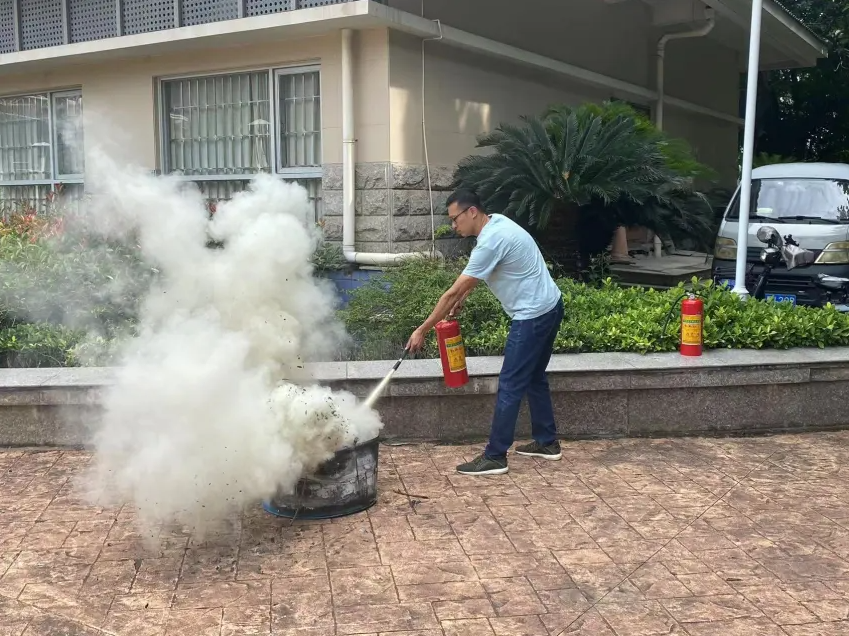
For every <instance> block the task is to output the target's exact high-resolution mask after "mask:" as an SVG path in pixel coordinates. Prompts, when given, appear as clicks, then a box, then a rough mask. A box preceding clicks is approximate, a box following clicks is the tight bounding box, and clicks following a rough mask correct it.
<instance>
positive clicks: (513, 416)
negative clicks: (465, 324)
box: [485, 300, 563, 459]
mask: <svg viewBox="0 0 849 636" xmlns="http://www.w3.org/2000/svg"><path fill="white" fill-rule="evenodd" d="M562 320H563V300H560V301H558V303H557V305H556V306H555V307H554V308H553V309H552V310H551V311H549V312H548V313H545V314H543V315H542V316H539V317H538V318H532V319H530V320H514V321H513V322H512V324H511V325H510V333H509V334H508V335H507V345H506V347H505V348H504V364H503V366H502V367H501V373H500V374H499V376H498V395H497V397H496V400H495V414H494V415H493V418H492V429H491V431H490V434H489V444H487V447H486V450H485V453H486V456H487V457H492V458H498V459H503V458H505V457H506V456H507V449H509V448H510V446H512V445H513V440H514V436H515V433H516V420H517V419H518V417H519V407H520V406H521V404H522V398H523V397H524V396H525V395H526V394H527V396H528V408H529V409H530V412H531V434H532V435H533V438H534V439H535V440H536V441H537V442H539V443H540V444H545V445H547V444H551V443H552V442H554V440H555V439H556V438H557V426H556V425H555V424H554V411H553V410H552V407H551V393H550V391H549V388H548V376H547V374H546V372H545V370H546V367H547V366H548V362H549V360H550V359H551V352H552V349H553V348H554V339H555V338H556V337H557V331H558V329H559V328H560V322H561V321H562Z"/></svg>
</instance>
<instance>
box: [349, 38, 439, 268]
mask: <svg viewBox="0 0 849 636" xmlns="http://www.w3.org/2000/svg"><path fill="white" fill-rule="evenodd" d="M352 37H353V31H352V30H351V29H342V252H343V254H344V255H345V260H347V261H348V262H349V263H357V264H359V265H372V266H377V267H380V266H386V265H400V264H401V263H402V262H403V261H405V260H410V259H411V258H421V257H427V256H431V255H432V256H434V257H436V258H441V257H442V254H440V253H439V252H437V251H436V250H434V251H433V254H428V253H427V252H406V253H400V254H392V253H385V252H357V251H356V244H355V237H356V234H357V232H356V228H357V226H356V222H357V217H356V203H355V198H354V196H355V192H356V183H355V179H356V170H355V165H356V164H355V160H356V152H355V147H356V143H357V140H356V138H355V137H354V81H353V46H352Z"/></svg>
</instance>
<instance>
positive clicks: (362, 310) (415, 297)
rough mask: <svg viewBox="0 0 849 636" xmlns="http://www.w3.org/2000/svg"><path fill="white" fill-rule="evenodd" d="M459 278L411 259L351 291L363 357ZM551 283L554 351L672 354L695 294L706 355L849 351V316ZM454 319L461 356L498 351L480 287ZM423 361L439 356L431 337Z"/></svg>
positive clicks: (721, 291) (500, 317)
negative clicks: (557, 307)
mask: <svg viewBox="0 0 849 636" xmlns="http://www.w3.org/2000/svg"><path fill="white" fill-rule="evenodd" d="M460 271H462V261H457V262H454V263H449V264H447V265H446V266H444V267H441V266H439V265H436V264H433V263H427V262H411V263H407V264H405V265H403V266H401V267H398V268H395V269H393V270H391V271H388V272H386V274H385V275H384V276H383V277H381V278H379V279H373V280H372V281H371V282H370V283H369V284H368V285H366V286H364V287H361V288H359V289H357V290H355V291H354V292H353V293H352V294H351V300H350V303H349V305H348V307H347V308H346V309H345V310H344V311H343V312H341V313H342V316H343V318H344V320H345V323H346V325H347V328H348V331H349V333H351V334H352V336H353V337H354V338H355V339H356V340H357V342H358V343H360V347H361V350H363V351H369V350H372V351H373V350H375V349H378V348H379V349H381V350H382V351H384V352H385V354H384V355H385V356H386V357H391V355H394V354H395V353H398V352H400V351H401V350H402V349H403V345H404V343H405V342H406V340H407V338H408V337H409V335H410V334H411V333H412V332H413V330H414V329H415V328H416V327H417V326H418V325H420V324H421V323H422V322H423V321H424V320H425V319H426V318H427V316H428V314H429V312H430V311H431V310H432V308H433V307H434V305H435V304H436V302H437V300H438V299H439V297H440V295H441V294H442V293H443V292H444V291H445V290H446V289H448V287H450V285H451V284H452V282H453V281H454V279H455V277H456V275H457V274H458V273H459V272H460ZM557 284H558V286H559V287H560V290H561V291H562V293H563V298H564V302H565V308H566V312H565V317H564V320H563V323H562V324H561V326H560V331H559V333H558V335H557V340H556V343H555V352H556V353H582V352H609V351H629V352H639V353H649V352H662V351H674V350H676V349H677V347H678V342H679V320H678V311H679V307H680V300H681V297H682V295H683V294H684V293H686V292H687V291H691V290H692V291H693V292H694V293H696V294H697V295H698V296H699V297H700V298H702V300H703V301H704V303H705V325H704V343H705V347H706V348H708V349H716V348H729V349H763V348H774V349H787V348H790V347H827V346H839V345H849V316H846V315H843V314H841V313H839V312H838V311H837V310H836V309H834V308H833V307H826V308H822V309H813V308H807V307H794V306H792V305H790V304H788V303H778V302H775V301H772V300H769V301H754V300H748V301H743V300H741V299H740V298H739V297H738V296H737V295H736V294H733V293H732V292H731V291H730V290H728V289H726V288H724V287H722V288H719V287H716V286H714V285H713V284H712V283H710V282H699V281H696V280H695V279H694V280H693V283H692V285H690V286H688V289H685V288H684V286H683V285H680V286H678V287H676V288H673V289H670V290H665V291H658V290H653V289H643V288H638V287H623V286H620V285H618V284H616V283H615V282H613V281H611V280H610V279H606V280H604V281H602V282H600V283H599V284H597V285H587V284H583V283H579V282H576V281H574V280H572V279H566V278H563V279H559V280H558V281H557ZM459 319H460V325H461V329H462V333H463V340H464V342H465V344H466V351H467V355H500V354H501V353H502V351H503V347H504V344H505V342H506V339H507V333H508V330H509V326H510V325H509V320H508V318H507V316H506V315H505V314H504V312H503V311H502V310H501V307H500V305H499V303H498V301H497V299H496V298H495V297H494V296H493V295H492V293H491V292H490V291H489V290H488V289H487V288H486V287H485V286H484V285H481V286H479V288H478V289H476V290H475V291H474V292H473V293H472V294H471V295H470V296H469V298H468V299H467V301H466V306H465V308H464V310H463V311H462V313H461V314H460V316H459ZM390 349H391V350H392V351H390ZM424 355H426V356H428V357H435V356H438V350H437V347H436V339H435V334H434V333H433V332H431V334H430V335H429V338H428V341H427V347H426V349H425V351H424ZM361 357H365V356H361Z"/></svg>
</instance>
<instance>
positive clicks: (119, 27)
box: [0, 0, 352, 53]
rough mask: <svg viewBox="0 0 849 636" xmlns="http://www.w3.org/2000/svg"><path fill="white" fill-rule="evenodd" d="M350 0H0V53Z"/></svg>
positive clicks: (348, 0)
mask: <svg viewBox="0 0 849 636" xmlns="http://www.w3.org/2000/svg"><path fill="white" fill-rule="evenodd" d="M351 1H352V0H0V53H14V52H15V51H28V50H31V49H41V48H45V47H49V46H59V45H62V44H74V43H76V42H88V41H91V40H102V39H105V38H114V37H118V36H121V35H134V34H136V33H149V32H151V31H162V30H164V29H174V28H177V27H183V26H193V25H197V24H206V23H209V22H219V21H221V20H234V19H236V18H246V17H251V16H258V15H268V14H270V13H281V12H283V11H295V10H297V9H308V8H311V7H323V6H327V5H331V4H341V3H343V2H351Z"/></svg>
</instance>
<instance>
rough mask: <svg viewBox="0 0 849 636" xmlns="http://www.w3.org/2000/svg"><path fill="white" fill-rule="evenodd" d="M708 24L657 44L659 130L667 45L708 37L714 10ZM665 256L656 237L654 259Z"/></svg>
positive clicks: (660, 127) (671, 35)
mask: <svg viewBox="0 0 849 636" xmlns="http://www.w3.org/2000/svg"><path fill="white" fill-rule="evenodd" d="M705 13H706V15H707V22H705V24H704V26H702V27H700V28H698V29H694V30H692V31H683V32H681V33H667V34H665V35H664V36H663V37H661V38H660V40H658V42H657V105H656V106H655V111H654V123H655V126H657V129H658V130H663V100H664V76H663V75H664V62H665V59H666V44H667V42H669V41H670V40H682V39H684V38H700V37H704V36H706V35H707V34H708V33H710V32H711V31H713V27H714V26H716V19H715V17H714V10H713V9H711V8H707V9H706V10H705ZM662 255H663V243H662V242H661V240H660V237H659V236H658V235H657V234H655V235H654V257H655V258H661V256H662Z"/></svg>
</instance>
